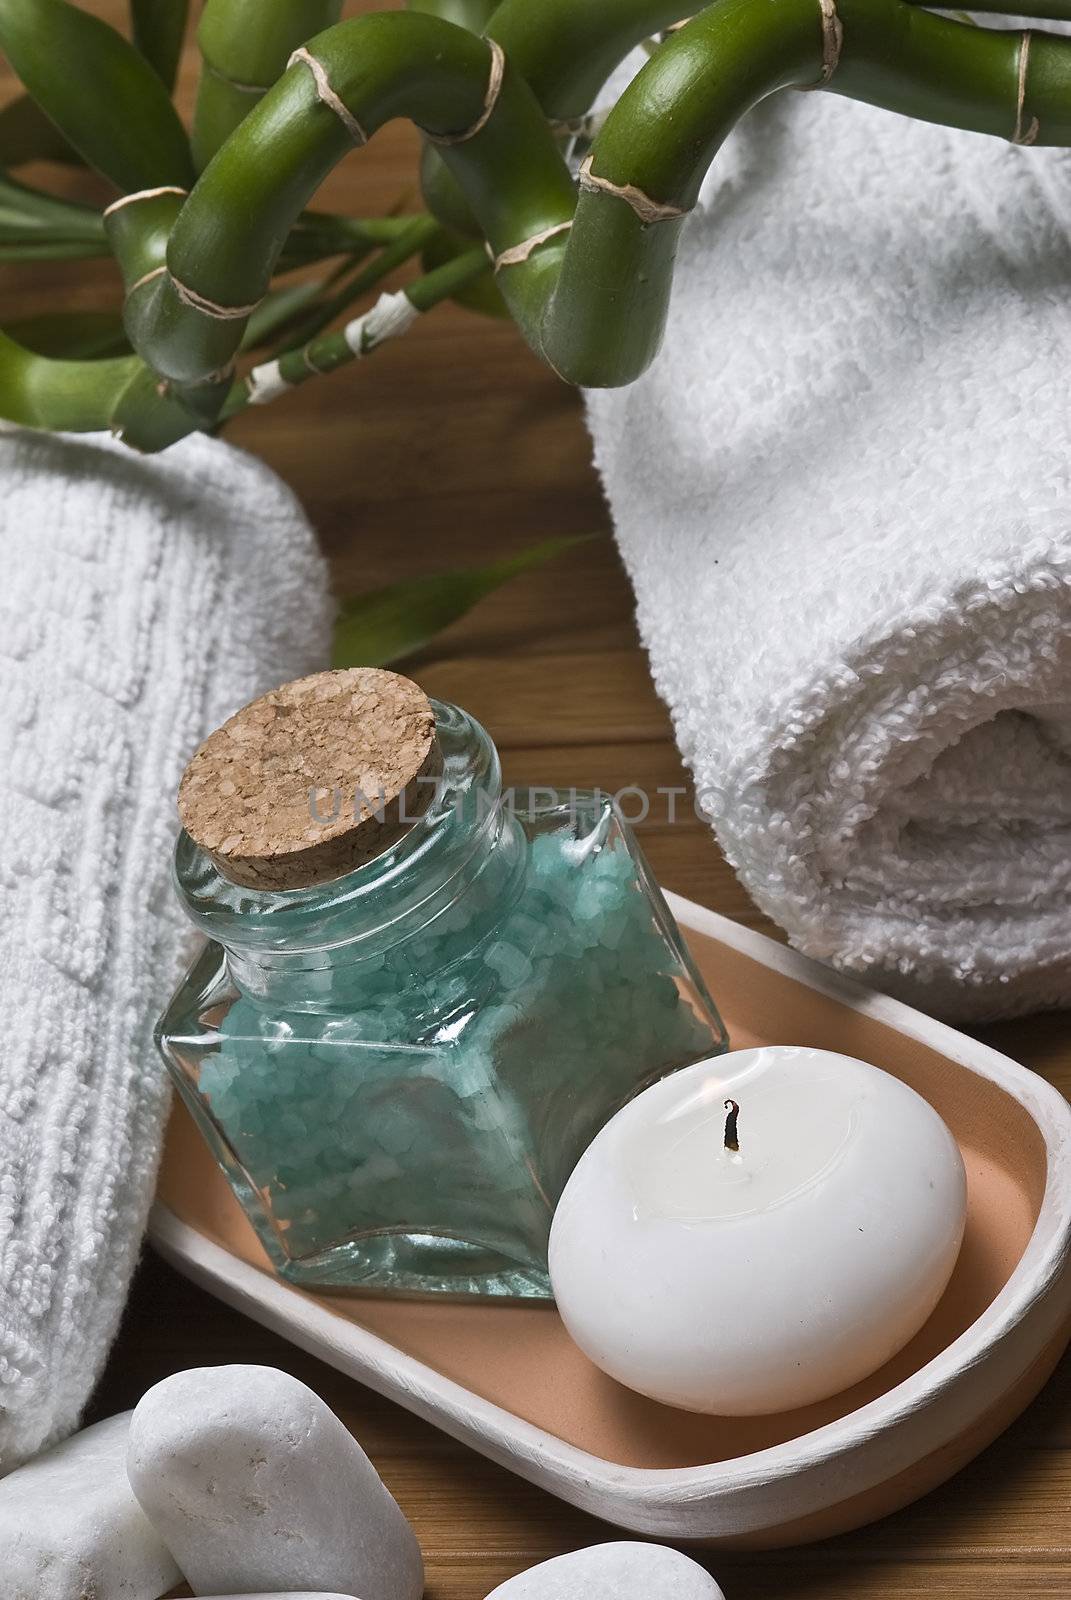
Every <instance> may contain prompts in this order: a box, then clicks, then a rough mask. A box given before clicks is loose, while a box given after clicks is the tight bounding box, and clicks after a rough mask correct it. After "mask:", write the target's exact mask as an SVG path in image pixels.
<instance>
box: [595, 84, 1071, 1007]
mask: <svg viewBox="0 0 1071 1600" xmlns="http://www.w3.org/2000/svg"><path fill="white" fill-rule="evenodd" d="M1069 224H1071V155H1069V154H1068V152H1065V151H1056V150H1036V149H1023V148H1018V147H1013V146H1011V145H1005V144H1003V143H1001V142H1000V141H998V140H993V139H986V138H982V137H978V136H973V135H969V134H963V133H956V132H951V131H949V130H946V129H942V128H936V127H931V126H928V125H926V124H921V123H913V122H910V121H908V120H906V119H903V118H900V117H897V116H894V115H892V114H890V113H887V112H883V111H878V110H874V109H872V108H870V107H866V106H862V105H857V104H854V103H852V102H849V101H847V100H840V99H837V98H836V97H835V96H832V95H825V94H803V95H801V94H797V93H794V92H788V93H785V94H782V95H780V96H778V97H777V98H776V99H775V100H773V101H770V102H768V103H767V104H766V105H765V106H763V107H761V108H759V110H758V111H757V112H755V113H753V114H752V115H751V117H750V118H748V119H747V120H746V121H745V123H744V124H742V126H741V127H740V129H738V130H737V132H736V133H735V134H734V135H733V137H732V139H731V141H730V143H729V145H728V146H727V147H726V149H725V150H724V151H723V152H722V155H721V156H720V157H719V160H718V162H717V163H716V165H715V168H714V170H713V171H712V174H711V176H710V178H709V179H708V183H707V186H706V189H705V191H704V196H703V203H702V207H701V209H700V211H699V212H698V213H697V214H696V215H695V216H694V217H693V218H692V219H691V220H690V222H689V224H688V225H687V227H686V229H685V231H684V234H683V238H682V242H681V249H680V260H679V268H678V274H677V283H676V293H675V299H674V302H673V307H672V311H671V315H670V323H669V328H668V332H667V338H666V344H665V348H664V351H663V353H662V355H661V356H660V358H659V360H658V361H657V362H656V364H655V366H654V367H653V368H652V370H651V371H650V373H649V374H648V375H646V376H645V377H644V378H643V379H642V380H641V381H640V382H639V383H637V384H636V385H634V386H633V387H632V388H631V389H627V390H619V391H611V392H603V393H592V394H590V395H589V397H588V412H589V418H590V426H591V430H592V433H593V435H594V439H595V446H596V459H597V462H598V465H599V467H600V469H601V472H602V475H603V479H604V482H605V485H606V490H607V493H608V496H609V500H610V505H611V508H612V511H613V515H614V520H615V524H616V527H617V533H618V537H619V541H620V545H621V549H622V552H623V555H624V558H625V562H626V564H627V566H628V569H629V572H630V574H631V576H632V579H633V582H634V585H635V589H636V594H637V600H638V616H639V625H640V631H641V633H642V636H643V639H644V642H645V644H646V646H647V648H648V651H649V653H650V658H651V664H652V668H653V672H654V676H655V681H656V683H657V685H658V688H659V690H660V692H661V694H662V695H663V696H664V698H665V699H666V701H667V702H668V704H669V707H670V709H671V712H672V714H673V720H674V724H675V727H676V731H677V735H678V739H679V741H680V745H681V748H682V751H683V753H684V755H685V758H686V759H687V761H688V762H689V763H690V765H691V767H692V769H693V771H694V774H695V778H696V782H697V785H698V788H699V790H700V792H701V794H702V796H703V799H704V804H705V807H706V809H707V811H708V812H709V815H710V817H711V820H712V821H713V823H714V826H715V829H716V831H717V834H718V837H719V840H720V841H721V844H722V846H723V847H724V849H725V852H726V854H727V856H728V858H729V860H730V861H731V862H732V863H733V865H734V866H735V867H736V868H737V870H738V872H739V874H740V876H741V878H742V880H743V882H744V883H745V885H746V886H747V888H748V889H749V890H750V892H751V893H752V895H753V896H754V898H755V900H756V901H757V902H758V904H759V905H760V906H761V907H762V908H763V909H764V910H765V911H766V912H768V913H769V915H771V916H772V917H774V918H775V919H776V920H777V921H778V922H780V923H781V925H782V926H783V927H784V928H785V929H786V930H787V931H788V934H789V936H790V938H791V939H792V941H793V943H794V944H796V945H797V946H799V947H800V948H801V949H803V950H806V951H808V952H809V953H810V954H812V955H815V956H818V957H821V958H823V959H826V960H829V961H831V962H833V963H834V964H836V965H837V966H838V967H841V968H843V969H845V970H848V971H851V972H854V973H858V974H861V975H863V976H864V977H867V978H869V979H871V980H872V981H873V982H875V983H876V984H878V985H879V986H880V987H882V988H885V989H888V990H890V991H892V992H895V993H898V994H901V995H903V996H905V997H906V998H909V999H911V1000H912V1001H914V1002H915V1003H917V1004H920V1005H922V1006H924V1007H927V1008H929V1009H931V1010H934V1011H938V1012H941V1013H943V1014H945V1015H947V1016H949V1017H953V1018H960V1019H965V1018H972V1017H975V1018H976V1017H983V1016H996V1015H1001V1014H1011V1013H1014V1012H1020V1011H1025V1010H1031V1009H1035V1008H1039V1007H1043V1006H1058V1005H1061V1004H1066V1003H1068V1002H1071V404H1069V398H1068V371H1069V370H1071V363H1069V355H1071V349H1069V334H1071V317H1069V313H1068V302H1067V293H1066V285H1067V283H1068V282H1071V231H1069Z"/></svg>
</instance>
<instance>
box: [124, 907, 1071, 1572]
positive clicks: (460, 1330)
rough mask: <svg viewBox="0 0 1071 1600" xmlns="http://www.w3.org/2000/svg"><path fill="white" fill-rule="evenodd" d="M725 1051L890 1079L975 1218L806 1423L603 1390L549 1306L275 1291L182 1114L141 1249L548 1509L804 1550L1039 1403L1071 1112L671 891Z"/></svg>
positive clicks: (1066, 1294)
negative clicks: (940, 1291)
mask: <svg viewBox="0 0 1071 1600" xmlns="http://www.w3.org/2000/svg"><path fill="white" fill-rule="evenodd" d="M669 898H670V903H671V905H672V908H673V910H674V912H675V914H676V916H677V918H678V920H679V922H680V924H681V926H682V928H683V929H684V931H685V934H686V937H687V938H688V941H689V943H690V945H691V947H692V949H693V951H694V953H695V955H696V957H697V959H698V961H699V963H700V965H701V966H702V968H703V970H704V972H705V974H706V976H707V978H708V981H709V983H710V986H711V989H712V990H713V993H714V994H715V996H716V997H717V1000H718V1003H719V1005H720V1006H721V1008H722V1011H723V1014H724V1016H725V1020H726V1023H727V1025H728V1028H729V1032H730V1037H731V1040H732V1044H733V1046H734V1047H735V1048H744V1047H746V1046H749V1045H754V1044H758V1043H790V1044H810V1045H817V1046H823V1047H826V1048H828V1049H831V1050H838V1051H841V1052H843V1053H845V1054H848V1055H854V1056H859V1057H861V1058H863V1059H864V1060H868V1061H872V1062H874V1063H875V1064H876V1065H878V1066H881V1067H884V1068H885V1069H886V1070H887V1071H890V1072H893V1073H895V1074H896V1075H897V1076H899V1077H901V1078H903V1079H904V1081H905V1082H907V1083H909V1084H911V1085H912V1086H913V1087H914V1088H915V1089H917V1090H918V1091H919V1092H920V1093H921V1094H923V1095H924V1096H925V1097H926V1098H927V1099H928V1100H930V1101H931V1103H932V1104H933V1105H934V1106H935V1107H936V1109H937V1110H938V1111H939V1112H940V1114H941V1115H942V1116H943V1117H944V1119H945V1121H946V1122H947V1123H948V1125H949V1127H950V1128H951V1129H952V1131H953V1133H954V1135H955V1137H956V1139H957V1141H958V1142H959V1145H960V1148H961V1150H962V1152H963V1156H964V1160H965V1163H966V1166H967V1173H968V1184H969V1214H968V1222H967V1232H966V1238H965V1242H964V1246H963V1251H962V1254H961V1257H960V1260H959V1264H958V1266H957V1268H956V1272H955V1274H954V1276H953V1279H952V1282H951V1284H950V1285H949V1288H948V1291H947V1293H946V1294H945V1296H944V1299H943V1300H942V1302H941V1304H940V1305H939V1307H938V1309H937V1311H936V1312H935V1313H934V1315H933V1317H932V1318H931V1319H930V1321H929V1322H928V1323H927V1325H926V1327H925V1328H924V1329H923V1330H922V1332H921V1333H920V1334H919V1335H918V1337H917V1338H916V1339H915V1340H914V1341H913V1342H912V1343H911V1344H910V1345H909V1346H908V1348H907V1349H906V1350H904V1351H903V1352H901V1354H900V1355H899V1356H898V1357H897V1358H896V1359H895V1360H894V1361H892V1362H890V1363H889V1364H888V1365H887V1366H886V1367H884V1368H883V1369H882V1370H881V1371H880V1372H879V1373H877V1374H876V1375H875V1376H874V1377H872V1378H871V1379H869V1380H868V1381H867V1382H866V1383H862V1384H859V1385H857V1386H856V1387H855V1388H854V1389H851V1390H848V1391H846V1392H845V1393H843V1394H841V1395H838V1396H837V1397H836V1398H835V1399H833V1400H830V1401H827V1402H825V1403H823V1404H821V1405H816V1406H812V1407H809V1408H807V1409H806V1410H802V1411H795V1412H790V1413H785V1414H781V1415H777V1416H772V1417H763V1418H746V1419H745V1418H723V1417H700V1416H692V1415H689V1414H687V1413H683V1412H679V1411H674V1410H671V1409H669V1408H668V1407H665V1406H660V1405H658V1404H656V1403H654V1402H652V1401H648V1400H645V1399H643V1398H641V1397H640V1396H639V1395H635V1394H632V1393H630V1392H629V1391H627V1390H625V1389H623V1388H620V1387H619V1386H618V1385H617V1384H615V1383H614V1382H613V1381H612V1380H611V1379H609V1378H607V1377H605V1376H603V1375H602V1374H601V1373H600V1372H598V1371H597V1370H596V1369H595V1368H594V1367H592V1366H591V1365H590V1363H589V1362H588V1361H587V1360H586V1359H585V1357H583V1356H582V1355H581V1354H580V1352H579V1351H578V1350H577V1349H576V1347H575V1346H574V1345H573V1344H572V1343H571V1341H570V1340H569V1338H568V1337H567V1335H566V1334H565V1331H564V1329H563V1328H562V1325H561V1322H560V1320H559V1318H558V1316H557V1313H556V1312H555V1311H554V1309H553V1307H550V1306H545V1307H544V1306H522V1305H494V1304H475V1305H474V1304H467V1305H455V1304H441V1303H429V1302H417V1301H403V1300H386V1299H376V1298H370V1297H364V1296H356V1295H352V1296H346V1295H340V1294H323V1295H313V1294H309V1293H305V1292H302V1291H299V1290H296V1289H293V1288H291V1287H289V1286H288V1285H287V1284H285V1283H282V1282H281V1281H280V1280H279V1279H278V1278H276V1277H275V1276H274V1275H273V1274H272V1273H271V1272H270V1270H269V1268H268V1266H267V1263H266V1260H265V1258H264V1256H263V1254H262V1252H261V1250H260V1247H259V1245H258V1243H257V1241H256V1239H255V1237H254V1235H253V1232H252V1230H251V1228H250V1227H249V1225H248V1224H247V1223H246V1221H245V1218H244V1216H243V1215H242V1213H241V1211H240V1210H239V1207H238V1205H237V1202H236V1201H235V1200H234V1199H233V1197H232V1195H231V1193H230V1190H229V1189H228V1187H227V1185H226V1183H225V1181H224V1180H223V1178H222V1176H221V1175H220V1174H219V1172H218V1171H217V1169H216V1167H215V1165H214V1163H213V1161H212V1159H211V1157H210V1155H209V1153H208V1151H207V1149H206V1148H205V1146H204V1145H203V1143H202V1142H201V1139H200V1137H199V1135H198V1134H197V1133H196V1132H195V1130H194V1128H193V1126H192V1124H191V1123H190V1122H189V1120H188V1118H187V1117H186V1116H185V1114H183V1113H182V1112H176V1114H175V1117H174V1118H173V1121H172V1125H171V1129H170V1132H169V1136H168V1142H167V1149H166V1153H165V1158H164V1163H163V1169H162V1172H161V1177H160V1185H159V1192H158V1200H157V1204H156V1206H155V1208H154V1212H153V1217H152V1222H151V1227H150V1234H151V1238H152V1239H153V1241H154V1243H155V1245H156V1247H157V1248H158V1249H159V1250H160V1251H161V1253H162V1254H163V1255H164V1256H166V1257H167V1259H168V1260H170V1261H171V1262H172V1263H173V1264H174V1265H175V1266H176V1267H178V1268H179V1270H180V1271H182V1272H184V1273H186V1274H187V1275H188V1276H189V1277H191V1278H193V1279H194V1280H195V1281H196V1282H198V1283H199V1284H201V1285H203V1286H204V1287H205V1288H207V1289H209V1290H211V1291H212V1292H213V1293H215V1294H217V1295H219V1296H220V1297H221V1298H222V1299H223V1300H225V1301H227V1302H228V1303H229V1304H231V1305H233V1306H235V1307H237V1308H238V1309H239V1310H241V1311H244V1312H246V1313H247V1314H248V1315H249V1316H251V1317H253V1318H255V1319H256V1320H257V1321H259V1322H262V1323H264V1324H266V1325H267V1326H269V1327H271V1328H273V1329H275V1330H276V1331H277V1332H279V1333H282V1334H284V1335H286V1336H287V1337H288V1338H289V1339H291V1340H292V1341H293V1342H294V1343H296V1344H298V1345H300V1346H301V1347H302V1348H303V1349H306V1350H309V1351H311V1352H313V1353H314V1354H316V1355H318V1356H320V1357H321V1358H322V1359H323V1360H325V1361H328V1362H330V1363H331V1364H332V1365H333V1366H335V1367H338V1368H340V1369H341V1370H342V1371H344V1372H347V1373H349V1374H350V1375H351V1376H353V1377H354V1378H356V1379H359V1380H360V1381H361V1382H362V1383H366V1384H369V1385H370V1386H371V1387H372V1388H374V1389H377V1390H379V1391H380V1392H381V1393H383V1394H386V1395H389V1396H391V1397H392V1398H393V1399H395V1400H397V1401H398V1402H399V1404H401V1405H403V1406H407V1407H408V1408H409V1409H410V1410H412V1411H415V1412H417V1413H418V1414H419V1415H420V1416H422V1417H425V1418H427V1419H428V1420H429V1421H431V1422H434V1423H435V1424H437V1425H438V1426H439V1427H440V1428H442V1429H444V1430H445V1431H446V1432H447V1433H449V1434H451V1435H452V1436H453V1437H454V1438H456V1439H461V1440H463V1441H464V1442H465V1443H467V1444H469V1445H471V1446H472V1447H473V1449H475V1450H478V1451H480V1452H481V1453H482V1454H483V1455H486V1456H489V1457H491V1459H493V1460H495V1461H497V1462H499V1463H501V1464H502V1465H503V1466H506V1467H508V1468H510V1469H511V1470H512V1471H514V1472H517V1473H519V1474H521V1476H522V1477H525V1478H528V1479H530V1480H531V1481H532V1482H534V1483H537V1484H540V1485H541V1486H542V1487H543V1488H545V1489H549V1490H550V1491H552V1492H553V1493H554V1494H557V1495H559V1496H561V1498H562V1499H563V1500H567V1501H569V1502H570V1503H571V1504H573V1505H576V1506H579V1507H582V1508H583V1509H584V1510H586V1511H590V1512H593V1513H595V1514H596V1515H598V1516H600V1517H604V1518H606V1519H608V1520H609V1521H610V1522H614V1523H617V1524H618V1525H619V1526H620V1527H622V1528H627V1529H630V1530H633V1531H635V1532H638V1533H642V1534H648V1535H653V1536H656V1537H665V1538H673V1539H677V1540H697V1541H702V1542H704V1543H709V1544H720V1545H725V1546H730V1547H735V1548H740V1549H757V1548H762V1547H767V1546H772V1545H784V1544H795V1543H801V1542H803V1541H805V1540H810V1539H817V1538H822V1537H825V1536H826V1535H829V1534H833V1533H838V1532H842V1531H844V1530H845V1529H848V1528H852V1527H857V1526H859V1525H860V1524H862V1523H864V1522H869V1521H871V1520H873V1519H874V1518H876V1517H879V1516H883V1515H885V1514H886V1513H888V1512H890V1511H893V1510H895V1509H896V1508H898V1507H899V1506H902V1505H905V1504H906V1503H907V1502H909V1501H911V1500H914V1499H916V1498H917V1497H918V1496H919V1495H921V1494H924V1493H925V1492H926V1491H927V1490H929V1489H931V1488H933V1487H934V1486H935V1485H936V1484H938V1483H940V1482H942V1481H943V1480H944V1479H945V1478H947V1477H949V1476H950V1475H951V1474H952V1473H954V1472H955V1471H957V1469H958V1468H960V1467H961V1466H963V1465H964V1464H965V1463H966V1462H967V1461H969V1460H970V1459H971V1457H972V1456H974V1455H976V1454H977V1453H978V1451H980V1450H981V1449H982V1448H983V1447H984V1446H985V1445H986V1444H988V1443H989V1442H990V1440H992V1439H993V1438H995V1437H996V1435H997V1434H998V1433H1000V1432H1001V1430H1002V1429H1004V1428H1005V1427H1007V1426H1008V1424H1009V1423H1010V1422H1011V1421H1012V1420H1013V1418H1015V1417H1016V1416H1017V1415H1018V1414H1019V1413H1020V1412H1021V1411H1022V1410H1023V1408H1024V1407H1025V1406H1026V1405H1027V1403H1028V1402H1029V1401H1030V1400H1031V1399H1032V1397H1033V1396H1034V1395H1035V1394H1036V1393H1037V1391H1038V1390H1039V1389H1040V1388H1041V1386H1042V1384H1043V1383H1044V1381H1045V1379H1046V1378H1047V1377H1048V1375H1049V1373H1050V1372H1051V1371H1052V1369H1053V1367H1054V1366H1055V1364H1056V1362H1057V1360H1058V1359H1059V1357H1060V1354H1061V1352H1062V1351H1063V1349H1064V1347H1065V1345H1066V1343H1067V1340H1068V1337H1069V1333H1071V1270H1069V1242H1071V1109H1069V1107H1068V1105H1067V1103H1066V1101H1065V1100H1064V1098H1063V1096H1062V1095H1060V1094H1059V1093H1057V1091H1056V1090H1055V1089H1053V1088H1051V1087H1050V1086H1049V1085H1048V1084H1047V1083H1045V1082H1044V1081H1043V1080H1042V1079H1040V1078H1038V1077H1036V1076H1035V1075H1034V1074H1033V1073H1031V1072H1028V1071H1027V1070H1026V1069H1025V1068H1023V1067H1020V1066H1018V1065H1016V1064H1015V1063H1014V1062H1012V1061H1010V1060H1008V1059H1007V1058H1006V1057H1004V1056H1001V1055H999V1054H997V1053H996V1052H995V1051H993V1050H990V1049H988V1048H987V1047H986V1046H984V1045H981V1044H978V1043H977V1042H975V1041H974V1040H972V1039H969V1038H967V1037H966V1036H965V1035H963V1034H961V1033H958V1032H956V1031H955V1030H954V1029H952V1028H948V1027H945V1026H943V1025H942V1024H940V1023H937V1022H934V1021H932V1020H931V1019H929V1018H928V1017H925V1016H923V1015H921V1014H920V1013H919V1012H917V1011H913V1010H911V1009H910V1008H909V1007H907V1006H903V1005H900V1004H899V1003H898V1002H896V1001H893V1000H889V999H886V998H885V997H884V996H879V995H875V994H873V993H871V992H870V991H868V990H865V989H863V988H861V987H860V986H858V985H856V984H854V983H851V982H849V981H847V980H845V979H842V978H839V977H837V976H836V975H835V974H832V973H831V972H829V971H828V970H827V969H826V968H824V967H821V966H819V965H817V964H816V963H814V962H810V961H808V960H806V959H804V958H803V957H802V956H799V955H797V954H795V953H794V952H793V951H791V950H787V949H785V948H784V947H783V946H781V945H779V944H776V943H774V942H773V941H772V940H770V939H767V938H765V937H763V936H762V935H761V934H757V933H754V932H751V931H750V930H748V929H746V928H742V927H740V926H739V925H738V924H736V923H733V922H730V921H728V920H727V919H725V918H724V917H720V916H717V915H715V914H714V913H713V912H710V911H706V910H704V909H703V908H702V907H700V906H697V905H693V904H692V903H691V902H690V901H687V900H682V899H680V898H679V897H677V896H670V897H669Z"/></svg>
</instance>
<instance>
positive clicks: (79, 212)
mask: <svg viewBox="0 0 1071 1600" xmlns="http://www.w3.org/2000/svg"><path fill="white" fill-rule="evenodd" d="M50 239H57V240H60V241H64V240H70V241H73V240H76V239H78V240H82V241H83V242H84V243H87V244H94V245H100V247H101V251H102V253H107V239H106V237H105V233H104V220H103V218H102V217H101V214H100V212H99V211H97V210H95V209H94V208H93V207H92V206H84V205H80V204H79V203H78V202H77V201H75V200H61V199H59V198H58V197H57V196H56V195H53V194H46V193H45V192H44V191H43V190H41V189H31V188H30V187H29V186H28V185H27V184H25V183H17V182H16V181H15V179H14V178H9V177H6V176H5V175H4V174H3V173H0V243H2V244H20V243H22V242H23V241H26V242H28V243H31V244H32V243H36V242H42V241H47V240H50Z"/></svg>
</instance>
